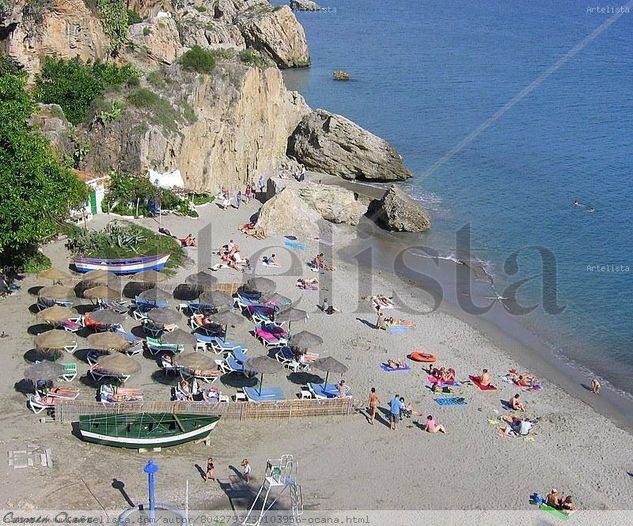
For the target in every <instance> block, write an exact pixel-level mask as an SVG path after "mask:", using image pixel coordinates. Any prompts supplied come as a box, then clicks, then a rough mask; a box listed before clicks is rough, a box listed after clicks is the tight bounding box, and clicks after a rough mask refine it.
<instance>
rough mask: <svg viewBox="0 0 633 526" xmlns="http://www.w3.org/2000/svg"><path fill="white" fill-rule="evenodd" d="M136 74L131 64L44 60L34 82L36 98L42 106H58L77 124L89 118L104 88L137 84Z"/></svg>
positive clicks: (137, 74)
mask: <svg viewBox="0 0 633 526" xmlns="http://www.w3.org/2000/svg"><path fill="white" fill-rule="evenodd" d="M138 77H139V73H138V72H137V71H135V70H134V68H133V67H132V66H130V65H125V66H117V65H116V64H103V63H101V62H96V63H95V64H92V65H90V64H84V63H83V62H82V61H81V60H80V59H79V58H77V57H75V58H73V59H71V60H63V59H56V58H52V57H46V58H45V59H44V64H43V66H42V72H41V73H40V75H38V76H37V78H36V80H35V86H36V88H35V98H36V100H37V101H38V102H43V103H44V104H59V105H60V106H61V108H62V109H63V110H64V114H65V115H66V118H67V119H68V120H69V121H70V122H71V123H73V124H75V125H77V124H80V123H82V122H85V121H86V120H87V119H88V116H89V115H90V108H91V106H92V105H93V103H94V101H95V100H97V99H98V98H99V97H101V96H102V95H103V93H104V92H105V91H106V90H107V89H116V88H118V87H120V86H122V85H124V84H128V85H134V84H137V83H138Z"/></svg>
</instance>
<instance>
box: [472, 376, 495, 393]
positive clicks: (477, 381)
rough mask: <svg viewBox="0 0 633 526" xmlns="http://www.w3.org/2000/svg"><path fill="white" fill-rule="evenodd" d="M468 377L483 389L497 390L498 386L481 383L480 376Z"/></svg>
mask: <svg viewBox="0 0 633 526" xmlns="http://www.w3.org/2000/svg"><path fill="white" fill-rule="evenodd" d="M468 378H470V381H471V382H472V383H474V384H475V385H476V386H477V387H479V389H480V390H481V391H496V390H497V388H496V387H495V386H494V385H481V383H480V382H479V377H478V376H472V375H471V376H469V377H468Z"/></svg>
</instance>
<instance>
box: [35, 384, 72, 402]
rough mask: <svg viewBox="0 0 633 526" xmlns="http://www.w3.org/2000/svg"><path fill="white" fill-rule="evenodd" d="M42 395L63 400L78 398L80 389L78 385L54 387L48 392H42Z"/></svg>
mask: <svg viewBox="0 0 633 526" xmlns="http://www.w3.org/2000/svg"><path fill="white" fill-rule="evenodd" d="M40 396H41V397H44V396H48V397H50V398H62V399H63V400H76V399H77V397H78V396H79V389H78V388H76V387H53V388H51V389H49V390H48V391H47V392H46V394H43V393H40Z"/></svg>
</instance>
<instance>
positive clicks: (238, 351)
mask: <svg viewBox="0 0 633 526" xmlns="http://www.w3.org/2000/svg"><path fill="white" fill-rule="evenodd" d="M245 350H246V349H242V347H238V348H235V349H232V350H231V353H232V354H233V356H234V357H235V359H236V360H237V361H238V362H240V363H244V362H245V361H246V360H248V356H246V353H245V352H244V351H245Z"/></svg>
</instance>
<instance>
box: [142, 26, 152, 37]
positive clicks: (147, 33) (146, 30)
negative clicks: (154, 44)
mask: <svg viewBox="0 0 633 526" xmlns="http://www.w3.org/2000/svg"><path fill="white" fill-rule="evenodd" d="M151 34H152V30H151V28H149V27H144V28H143V36H144V37H148V36H150V35H151Z"/></svg>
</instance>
